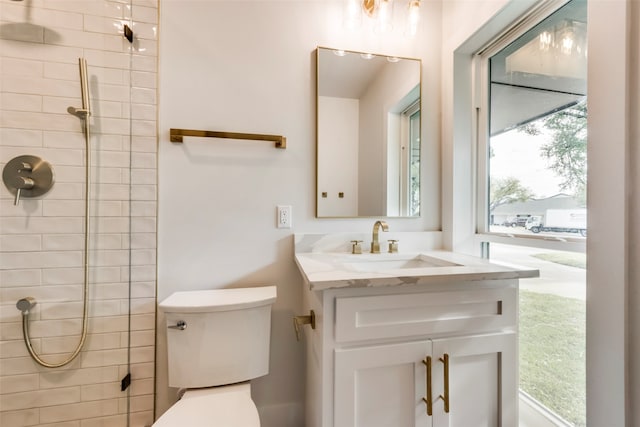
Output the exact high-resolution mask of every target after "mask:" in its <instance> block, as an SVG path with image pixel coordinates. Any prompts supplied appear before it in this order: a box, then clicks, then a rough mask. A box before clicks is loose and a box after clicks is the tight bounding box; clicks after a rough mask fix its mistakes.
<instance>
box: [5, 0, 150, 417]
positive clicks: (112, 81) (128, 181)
mask: <svg viewBox="0 0 640 427" xmlns="http://www.w3.org/2000/svg"><path fill="white" fill-rule="evenodd" d="M123 23H127V24H128V25H129V26H130V27H132V28H133V30H134V34H135V36H134V37H135V40H134V43H133V45H132V44H130V43H129V42H128V41H127V40H126V39H125V38H124V37H123V35H122V25H123ZM157 35H158V7H157V1H156V0H32V1H30V2H15V1H11V0H0V168H4V165H5V164H6V163H7V162H8V161H9V160H10V159H12V158H13V157H16V156H19V155H23V154H30V155H36V156H40V157H42V158H43V159H45V160H47V161H48V162H50V163H51V165H52V166H53V169H54V172H55V179H56V182H55V185H54V186H53V188H52V189H51V191H50V192H49V193H47V194H46V195H44V196H42V197H40V198H37V199H24V200H22V201H21V202H20V204H19V205H18V206H14V205H13V196H12V195H11V193H10V192H9V191H8V190H7V189H6V188H5V187H4V185H0V425H2V426H3V427H4V426H7V427H19V426H53V425H56V426H76V427H93V426H96V427H98V426H99V427H110V426H114V427H120V426H126V425H127V419H128V420H129V423H130V425H131V426H132V427H143V426H145V425H150V424H151V423H152V422H153V404H154V399H153V391H154V390H153V388H154V345H155V295H156V285H155V280H156V266H155V262H156V193H157V192H156V185H157V180H156V154H157V146H156V144H157V138H156V111H157V105H156V99H157V98H156V88H157V66H156V62H157V58H156V56H157V53H156V52H157ZM80 57H84V58H86V59H87V63H88V71H89V89H90V94H91V100H90V104H91V110H92V115H91V118H90V123H91V132H92V135H91V146H92V153H91V154H92V160H91V166H92V179H91V190H92V192H93V195H92V203H91V220H92V224H91V229H90V234H91V245H90V248H91V251H90V257H89V264H90V266H91V267H90V293H89V298H90V308H89V315H90V319H89V325H88V337H87V341H86V343H85V346H84V349H83V351H82V353H81V354H80V356H79V357H78V358H77V359H76V360H75V361H73V362H72V363H71V364H69V365H68V366H66V367H63V368H57V369H47V368H43V367H40V366H39V365H37V364H36V363H35V362H33V360H31V358H30V357H29V355H28V353H27V350H26V347H25V345H24V342H23V338H22V325H21V315H20V312H19V311H18V310H17V309H16V308H15V303H16V301H17V300H18V299H20V298H23V297H26V296H32V297H34V298H36V300H37V301H38V304H37V305H36V307H35V309H34V310H33V312H32V314H31V316H30V317H31V322H30V331H31V336H32V342H33V346H34V348H35V350H36V351H38V352H39V353H41V354H42V357H43V359H45V360H47V361H49V362H58V361H61V360H64V359H65V358H66V357H67V356H68V355H69V354H70V352H72V351H73V350H74V349H75V347H76V345H77V343H78V340H79V336H80V331H81V323H82V283H83V248H84V188H85V185H86V183H85V169H84V166H85V141H84V135H83V132H82V122H81V121H80V120H79V119H78V118H77V117H74V116H72V115H70V114H68V113H67V107H69V106H73V107H77V108H79V107H81V96H80V80H79V72H78V58H80ZM127 372H131V376H132V383H131V386H130V387H129V389H128V390H127V391H125V392H122V391H120V385H121V383H120V381H121V379H122V378H123V377H124V376H125V375H126V374H127Z"/></svg>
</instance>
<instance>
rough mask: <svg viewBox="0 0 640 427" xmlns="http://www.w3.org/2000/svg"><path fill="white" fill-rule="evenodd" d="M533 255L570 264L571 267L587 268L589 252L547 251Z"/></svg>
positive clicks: (558, 262)
mask: <svg viewBox="0 0 640 427" xmlns="http://www.w3.org/2000/svg"><path fill="white" fill-rule="evenodd" d="M531 256H532V257H535V258H539V259H543V260H545V261H549V262H555V263H556V264H562V265H568V266H569V267H578V268H582V269H585V268H587V254H583V253H578V252H547V253H542V254H535V255H531Z"/></svg>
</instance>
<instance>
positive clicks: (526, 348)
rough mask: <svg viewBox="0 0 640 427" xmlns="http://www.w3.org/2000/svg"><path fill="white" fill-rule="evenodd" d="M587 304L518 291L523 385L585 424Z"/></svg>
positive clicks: (573, 420) (575, 421) (572, 419)
mask: <svg viewBox="0 0 640 427" xmlns="http://www.w3.org/2000/svg"><path fill="white" fill-rule="evenodd" d="M585 335H586V334H585V303H584V301H579V300H576V299H573V298H564V297H560V296H555V295H549V294H542V293H537V292H529V291H520V388H521V389H522V390H524V391H526V392H527V393H528V394H530V395H531V396H533V397H534V398H535V399H537V400H538V401H540V402H541V403H542V404H543V405H545V406H547V407H548V408H549V409H551V410H552V411H554V412H555V413H557V414H558V415H560V416H561V417H562V418H564V419H565V420H567V421H569V422H571V423H573V424H574V425H575V426H586V413H585V412H586V397H585V390H586V378H585V376H586V372H585V345H586V343H585Z"/></svg>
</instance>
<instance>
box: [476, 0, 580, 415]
mask: <svg viewBox="0 0 640 427" xmlns="http://www.w3.org/2000/svg"><path fill="white" fill-rule="evenodd" d="M536 13H537V14H538V15H539V16H538V17H537V18H535V19H533V18H534V17H529V18H528V19H527V20H525V21H526V22H527V23H523V24H521V26H520V27H516V28H514V29H513V30H512V31H510V32H509V33H508V35H507V36H505V37H503V38H502V39H500V40H498V41H497V42H496V43H494V44H492V45H491V46H487V47H486V48H485V49H484V50H483V52H482V53H481V54H480V55H479V56H478V58H477V61H478V64H479V70H480V76H481V77H480V79H481V81H483V82H485V83H483V84H482V87H483V88H485V89H486V91H485V93H484V94H483V95H481V101H480V103H479V105H481V106H486V108H482V107H481V108H480V115H479V123H478V125H479V126H478V129H479V130H480V132H479V135H478V153H479V162H478V180H477V182H478V190H477V193H478V204H477V206H478V210H477V211H478V212H477V218H478V232H479V236H480V240H481V241H483V242H487V243H486V244H485V247H487V246H488V248H489V250H488V251H486V250H485V251H484V253H485V254H488V256H489V257H490V258H491V259H492V260H496V261H500V262H505V263H511V264H516V265H522V266H526V267H534V268H537V269H539V270H540V278H538V279H527V280H522V281H521V287H520V326H519V327H520V380H521V382H520V389H521V405H520V414H521V426H536V425H541V423H540V421H538V420H540V419H542V418H544V419H545V420H546V424H544V425H548V423H549V421H551V422H552V424H555V425H573V426H582V425H586V415H585V412H586V410H585V408H586V403H585V402H586V397H585V394H586V393H585V391H586V381H585V295H586V293H585V289H586V280H585V268H586V256H585V253H584V251H585V246H586V239H587V226H586V217H587V210H586V196H585V194H586V167H587V158H586V144H587V135H586V122H587V107H586V105H587V104H586V99H587V93H586V71H587V68H586V64H587V63H586V2H585V1H583V0H572V1H570V2H568V3H566V4H565V5H564V6H563V7H561V8H559V9H558V10H556V11H538V12H536ZM534 20H535V21H536V22H533V21H534ZM523 22H524V21H523Z"/></svg>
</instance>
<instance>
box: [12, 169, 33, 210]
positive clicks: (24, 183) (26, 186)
mask: <svg viewBox="0 0 640 427" xmlns="http://www.w3.org/2000/svg"><path fill="white" fill-rule="evenodd" d="M17 181H18V184H17V185H16V198H15V200H14V201H13V205H14V206H18V203H19V202H20V193H22V190H31V189H32V188H33V187H34V186H35V185H36V183H35V181H34V180H33V179H31V178H27V177H24V176H21V177H19V178H18V179H17Z"/></svg>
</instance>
